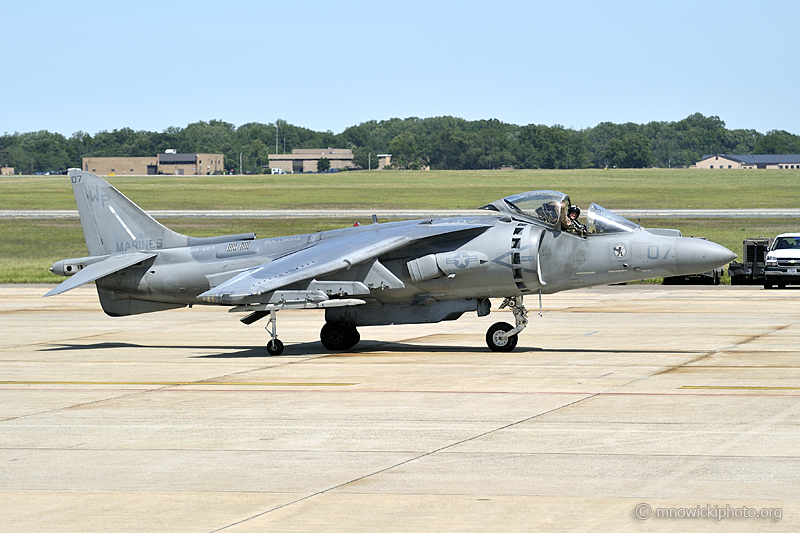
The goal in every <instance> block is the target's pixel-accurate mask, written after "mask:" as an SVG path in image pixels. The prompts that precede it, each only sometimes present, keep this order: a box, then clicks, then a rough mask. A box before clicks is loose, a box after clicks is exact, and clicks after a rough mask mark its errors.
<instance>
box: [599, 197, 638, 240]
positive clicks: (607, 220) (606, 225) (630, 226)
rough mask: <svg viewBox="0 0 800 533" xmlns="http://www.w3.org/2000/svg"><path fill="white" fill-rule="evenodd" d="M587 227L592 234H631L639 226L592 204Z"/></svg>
mask: <svg viewBox="0 0 800 533" xmlns="http://www.w3.org/2000/svg"><path fill="white" fill-rule="evenodd" d="M586 227H587V229H588V231H589V233H590V234H600V233H603V234H608V233H630V232H632V231H634V230H635V229H636V228H638V227H639V225H638V224H634V223H633V222H631V221H630V220H628V219H627V218H623V217H621V216H619V215H618V214H616V213H614V212H612V211H609V210H608V209H605V208H603V207H600V206H599V205H597V204H592V205H590V206H589V213H588V214H587V215H586Z"/></svg>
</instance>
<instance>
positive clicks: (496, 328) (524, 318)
mask: <svg viewBox="0 0 800 533" xmlns="http://www.w3.org/2000/svg"><path fill="white" fill-rule="evenodd" d="M504 307H508V308H509V309H511V312H512V313H514V321H515V322H516V326H515V327H512V326H511V324H509V323H507V322H497V323H495V324H493V325H492V327H490V328H489V331H487V332H486V345H487V346H489V349H490V350H492V351H493V352H510V351H511V350H513V349H514V348H516V346H517V340H518V337H517V334H518V333H519V332H520V331H522V330H523V329H525V326H527V325H528V310H527V309H525V306H524V305H523V304H522V296H509V297H508V298H506V299H505V300H503V303H502V304H500V309H503V308H504Z"/></svg>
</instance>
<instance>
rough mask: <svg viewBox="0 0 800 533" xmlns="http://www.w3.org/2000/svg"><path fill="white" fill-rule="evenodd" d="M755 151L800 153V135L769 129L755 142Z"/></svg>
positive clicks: (759, 152)
mask: <svg viewBox="0 0 800 533" xmlns="http://www.w3.org/2000/svg"><path fill="white" fill-rule="evenodd" d="M753 153H756V154H800V137H798V136H797V135H792V134H791V133H789V132H787V131H782V130H772V131H769V132H767V134H766V135H764V136H763V137H762V138H761V139H759V140H758V141H757V142H756V143H755V146H754V148H753Z"/></svg>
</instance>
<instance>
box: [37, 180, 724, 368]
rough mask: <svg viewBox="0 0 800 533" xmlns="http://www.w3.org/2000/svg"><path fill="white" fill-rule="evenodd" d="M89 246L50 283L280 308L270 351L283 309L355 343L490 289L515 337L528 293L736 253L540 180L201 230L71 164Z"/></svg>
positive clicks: (509, 341) (455, 314) (342, 342)
mask: <svg viewBox="0 0 800 533" xmlns="http://www.w3.org/2000/svg"><path fill="white" fill-rule="evenodd" d="M69 177H70V180H71V181H72V188H73V192H74V193H75V201H76V202H77V204H78V211H79V214H80V219H81V225H82V226H83V232H84V236H85V238H86V246H87V247H88V249H89V256H88V257H80V258H76V259H64V260H61V261H58V262H57V263H55V264H54V265H53V266H52V267H51V268H50V270H51V271H52V272H53V273H54V274H57V275H59V276H69V278H68V279H67V280H66V281H64V282H63V283H61V284H60V285H58V286H57V287H55V288H54V289H53V290H51V291H50V292H48V293H47V294H46V295H45V296H53V295H56V294H61V293H63V292H66V291H68V290H70V289H73V288H75V287H78V286H80V285H83V284H84V283H88V282H90V281H94V282H95V285H96V286H97V293H98V295H99V297H100V303H101V305H102V307H103V310H104V311H105V312H106V314H108V315H110V316H125V315H136V314H139V313H150V312H154V311H163V310H166V309H175V308H180V307H185V306H187V305H188V306H189V307H191V306H193V305H200V304H209V305H223V306H228V307H230V312H233V313H244V314H245V316H244V317H243V318H241V321H242V322H243V323H244V324H252V323H254V322H256V321H257V320H260V319H263V318H268V324H267V331H268V332H269V334H270V336H271V339H270V340H269V341H268V343H267V351H268V352H269V353H270V354H273V355H276V354H280V353H281V352H282V351H283V343H282V342H281V341H280V340H278V338H277V327H276V315H277V312H278V311H280V310H282V309H325V325H324V326H323V327H322V331H321V334H320V339H321V341H322V344H323V345H324V346H325V348H327V349H329V350H348V349H350V348H352V347H353V346H355V345H356V344H357V343H358V342H359V339H360V335H359V332H358V329H357V328H358V327H359V326H374V325H387V324H419V323H429V322H431V323H432V322H440V321H443V320H456V319H457V318H459V317H460V316H461V315H462V314H463V313H466V312H477V314H478V316H486V315H488V314H489V311H490V307H491V304H490V301H489V299H490V298H502V299H503V301H502V304H501V305H500V308H501V309H502V308H508V309H510V310H511V311H512V312H513V316H514V319H515V324H514V325H513V326H512V325H511V324H508V323H505V322H498V323H496V324H494V325H492V326H491V327H490V328H489V330H488V332H487V333H486V343H487V345H488V346H489V348H490V349H491V350H494V351H511V350H513V349H514V347H515V346H516V344H517V338H518V337H517V335H518V334H519V333H520V332H521V331H522V330H523V329H524V328H525V326H526V325H527V323H528V318H527V316H528V311H527V309H526V308H525V306H524V305H523V298H525V297H526V296H535V295H538V297H539V310H540V312H541V295H542V294H543V293H544V294H549V293H554V292H558V291H563V290H568V289H576V288H579V287H591V286H595V285H603V284H608V283H621V282H626V281H635V280H642V279H648V278H655V277H664V276H683V275H688V274H696V273H700V272H705V271H708V270H712V269H714V268H717V267H719V266H722V265H724V264H726V263H728V262H729V261H731V260H732V259H733V258H735V257H736V254H734V253H732V252H731V251H729V250H728V249H727V248H724V247H722V246H720V245H718V244H715V243H713V242H708V241H706V240H702V239H695V238H686V237H681V236H680V235H681V234H680V232H679V231H677V230H662V229H660V230H654V229H651V230H646V229H644V228H642V227H641V226H639V225H637V224H634V223H633V222H631V221H629V220H626V219H625V218H623V217H621V216H619V215H616V214H614V213H613V212H611V211H608V210H607V209H604V208H602V207H600V206H599V205H596V204H592V205H591V206H590V207H589V209H588V212H587V216H586V217H585V219H583V220H584V222H585V223H584V222H581V218H579V215H580V211H579V209H578V208H577V207H576V206H572V205H571V204H570V199H569V197H568V196H567V195H566V194H563V193H560V192H555V191H532V192H526V193H522V194H517V195H514V196H509V197H508V198H503V199H500V200H497V201H495V202H492V203H490V204H488V205H485V206H483V207H482V208H481V209H485V210H486V211H487V212H486V216H482V217H475V216H473V217H461V218H442V219H427V220H409V221H403V222H390V223H383V224H379V223H377V220H376V219H375V218H374V217H373V224H371V225H363V226H356V227H348V228H345V229H339V230H333V231H325V232H318V233H312V234H308V235H294V236H289V237H279V238H274V239H256V237H255V234H252V233H250V234H241V235H225V236H221V237H206V238H197V237H188V236H186V235H181V234H179V233H176V232H174V231H171V230H169V229H167V228H166V227H164V226H163V225H161V224H160V223H158V222H157V221H156V220H154V219H153V218H152V217H150V216H149V215H148V214H147V213H145V212H144V211H143V210H142V209H140V208H139V207H138V206H137V205H136V204H134V203H133V202H131V201H130V200H129V199H128V198H127V197H125V196H124V195H123V194H122V193H120V192H119V191H118V190H117V189H115V188H114V187H112V186H111V185H110V184H109V183H108V182H106V181H105V180H103V179H101V178H99V177H97V176H95V175H94V174H91V173H89V172H85V171H81V170H77V169H72V170H70V171H69Z"/></svg>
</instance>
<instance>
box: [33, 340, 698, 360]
mask: <svg viewBox="0 0 800 533" xmlns="http://www.w3.org/2000/svg"><path fill="white" fill-rule="evenodd" d="M133 348H143V349H156V350H172V349H186V350H201V351H209V352H214V353H208V354H206V355H193V356H191V357H192V358H197V359H239V358H242V359H247V358H254V357H268V358H280V357H307V356H340V357H358V356H359V355H368V354H370V353H371V352H390V353H397V354H400V353H419V352H429V353H431V354H437V353H464V354H469V353H473V354H482V355H492V354H493V352H491V351H490V350H489V349H488V348H486V347H485V346H448V345H430V344H414V343H405V342H383V341H364V342H361V343H359V344H358V345H357V346H356V347H354V348H352V349H350V350H347V351H342V352H331V351H328V350H326V349H325V348H324V347H323V346H322V344H321V343H320V342H319V341H315V342H300V343H295V344H287V345H285V349H284V351H283V353H282V354H281V355H269V354H268V353H267V350H266V346H208V345H204V346H187V345H181V346H174V345H172V346H161V345H144V344H131V343H127V342H98V343H94V344H59V345H55V346H52V347H48V348H43V349H42V350H41V351H44V352H60V351H82V350H116V349H126V350H128V349H133ZM526 353H536V354H559V353H561V354H565V355H568V354H605V355H608V354H670V355H686V354H694V353H700V352H698V351H696V350H626V349H608V350H604V349H585V348H557V349H544V348H539V347H526V346H517V347H516V348H515V349H514V351H513V352H511V354H519V355H522V354H526Z"/></svg>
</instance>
